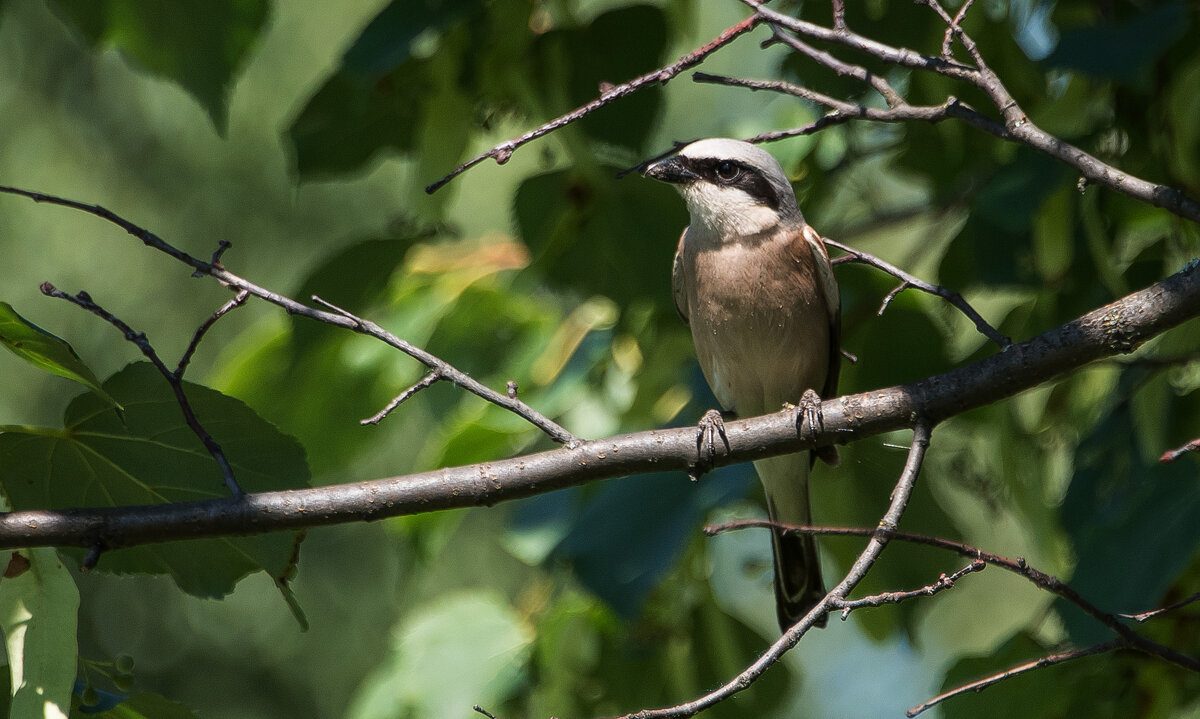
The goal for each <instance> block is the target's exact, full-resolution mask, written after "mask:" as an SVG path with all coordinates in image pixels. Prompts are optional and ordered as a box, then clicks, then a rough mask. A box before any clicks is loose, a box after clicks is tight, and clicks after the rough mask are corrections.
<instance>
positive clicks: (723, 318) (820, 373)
mask: <svg viewBox="0 0 1200 719" xmlns="http://www.w3.org/2000/svg"><path fill="white" fill-rule="evenodd" d="M692 244H693V243H691V242H690V241H688V240H685V242H684V247H683V248H682V250H683V252H682V256H681V262H682V267H681V268H680V270H681V271H682V272H684V273H685V275H686V282H685V288H686V289H685V292H686V297H687V303H688V308H687V309H688V319H689V323H690V325H691V329H692V339H693V341H694V342H695V345H696V354H697V357H698V359H699V360H700V366H701V368H702V369H703V370H704V375H705V378H706V379H707V380H708V383H709V385H710V386H711V387H712V389H713V393H714V394H715V395H716V396H717V399H718V400H720V402H721V404H722V405H724V406H725V407H726V408H727V409H732V410H734V411H736V412H737V413H738V414H740V415H742V416H752V415H756V414H763V413H766V412H771V411H774V410H777V409H779V408H780V407H781V406H783V404H784V403H787V402H791V403H795V402H798V401H799V400H800V397H801V396H802V395H803V394H804V391H805V390H807V389H816V390H818V391H820V389H821V388H822V387H823V385H824V383H825V376H826V373H827V370H828V368H829V346H830V336H829V333H830V326H829V310H828V307H827V304H826V302H825V298H824V295H823V292H822V290H821V289H820V286H819V279H818V278H817V277H816V275H815V271H814V265H813V263H812V258H811V256H806V255H805V254H804V253H803V250H802V251H801V252H800V253H799V254H797V251H796V247H795V245H794V243H792V244H789V239H788V236H787V234H786V233H778V234H776V235H774V236H771V237H766V238H762V237H760V238H759V239H758V241H750V242H744V243H739V244H729V245H719V246H709V247H705V246H703V244H704V243H699V242H697V243H694V244H696V245H697V246H695V247H693V246H691V245H692ZM806 259H807V261H806Z"/></svg>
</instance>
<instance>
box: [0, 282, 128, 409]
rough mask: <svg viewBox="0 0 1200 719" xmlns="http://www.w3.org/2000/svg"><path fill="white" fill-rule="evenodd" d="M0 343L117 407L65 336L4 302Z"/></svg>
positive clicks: (29, 361) (0, 309)
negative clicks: (77, 383)
mask: <svg viewBox="0 0 1200 719" xmlns="http://www.w3.org/2000/svg"><path fill="white" fill-rule="evenodd" d="M0 344H2V345H4V346H5V347H7V348H8V349H9V350H10V351H11V352H12V353H13V354H15V355H16V356H18V357H20V358H21V359H23V360H25V361H26V362H28V363H29V364H31V365H33V366H34V367H38V368H39V369H44V370H46V371H47V372H51V373H53V374H56V375H58V376H60V377H66V378H67V379H72V380H75V381H76V382H79V383H80V384H84V385H87V386H88V387H90V388H91V389H92V391H93V392H95V393H96V394H98V395H100V396H101V397H103V398H104V399H105V401H107V402H108V403H109V404H110V405H112V406H113V407H116V408H117V409H121V405H120V404H118V403H117V401H116V400H115V399H113V398H112V396H111V395H109V394H108V393H107V392H105V391H104V390H103V389H102V388H101V387H100V378H98V377H97V376H96V373H95V372H93V371H92V368H91V367H88V366H87V365H86V364H84V362H83V360H82V359H80V358H79V355H78V354H76V352H75V350H74V348H72V347H71V345H70V344H69V343H68V342H67V341H66V340H64V339H62V338H61V337H58V336H56V335H54V334H51V333H50V332H47V331H46V330H44V329H42V328H41V327H38V326H37V325H35V324H34V323H32V322H30V321H29V320H27V319H25V318H24V317H22V316H21V315H19V314H17V311H16V310H14V309H13V306H12V305H10V304H8V303H7V302H0Z"/></svg>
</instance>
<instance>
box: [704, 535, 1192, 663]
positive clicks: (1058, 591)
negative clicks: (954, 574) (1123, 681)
mask: <svg viewBox="0 0 1200 719" xmlns="http://www.w3.org/2000/svg"><path fill="white" fill-rule="evenodd" d="M781 526H783V527H785V528H786V529H787V530H788V531H790V532H795V533H797V534H811V535H814V536H833V537H875V536H877V535H878V532H879V530H878V529H868V528H865V527H807V526H794V525H780V524H778V523H776V522H771V521H768V520H763V519H748V520H739V521H736V522H727V523H725V524H720V525H715V526H711V527H707V528H705V533H706V534H709V535H713V534H719V533H721V532H728V531H732V530H738V529H745V528H748V527H764V528H773V529H779V528H780V527H781ZM888 536H889V537H890V538H891V539H894V540H897V541H903V542H908V543H910V544H921V545H925V546H929V547H938V548H940V549H946V550H949V551H951V552H955V553H956V554H959V555H961V556H963V557H967V558H969V559H972V560H978V561H982V562H986V563H987V564H990V565H992V566H995V567H999V568H1001V569H1004V570H1006V571H1009V572H1012V573H1013V574H1017V575H1020V576H1021V577H1024V578H1025V579H1027V580H1028V581H1030V582H1031V583H1033V584H1034V585H1036V586H1037V587H1038V588H1039V589H1042V590H1045V591H1047V592H1050V593H1052V594H1054V595H1056V596H1059V597H1061V598H1063V599H1065V600H1066V601H1068V602H1070V603H1071V604H1074V605H1075V606H1077V607H1079V608H1080V609H1082V610H1083V611H1084V613H1086V614H1087V615H1088V616H1090V617H1092V618H1093V619H1095V620H1096V621H1098V622H1100V623H1101V624H1103V625H1104V626H1105V627H1107V628H1108V629H1110V630H1112V631H1113V632H1114V633H1115V634H1117V635H1118V637H1119V640H1118V641H1120V642H1121V644H1122V646H1126V647H1129V648H1131V649H1136V650H1138V651H1140V652H1143V653H1145V654H1149V655H1152V656H1156V657H1159V658H1160V659H1163V660H1165V661H1168V662H1171V663H1172V664H1176V665H1178V666H1181V667H1183V668H1185V669H1189V670H1191V671H1194V672H1200V659H1197V658H1195V657H1190V656H1187V655H1185V654H1181V653H1179V652H1177V651H1175V650H1174V649H1171V648H1170V647H1167V646H1164V645H1162V644H1159V643H1158V642H1155V641H1153V640H1151V639H1147V638H1146V637H1144V636H1142V635H1140V634H1138V633H1137V632H1135V631H1133V630H1132V629H1131V628H1129V627H1128V626H1126V625H1125V624H1123V623H1122V622H1121V621H1120V616H1121V615H1117V614H1112V613H1109V612H1105V611H1103V610H1101V609H1099V608H1098V607H1096V605H1094V604H1092V603H1091V602H1090V601H1088V600H1087V599H1085V598H1084V597H1083V596H1082V595H1080V594H1079V593H1078V592H1076V591H1075V590H1074V589H1073V588H1071V587H1070V586H1069V585H1068V584H1067V583H1066V582H1063V581H1062V580H1061V579H1059V578H1058V577H1055V576H1053V575H1050V574H1047V573H1045V572H1043V571H1040V570H1038V569H1036V568H1034V567H1032V566H1030V565H1029V563H1028V562H1026V561H1025V559H1024V557H1017V558H1016V559H1012V558H1009V557H1005V556H1002V555H999V554H993V553H992V552H986V551H984V550H982V549H980V548H979V547H973V546H971V545H969V544H964V543H962V542H956V541H954V540H951V539H944V538H942V537H931V536H929V535H924V534H914V533H911V532H895V531H894V532H890V533H889V535H888Z"/></svg>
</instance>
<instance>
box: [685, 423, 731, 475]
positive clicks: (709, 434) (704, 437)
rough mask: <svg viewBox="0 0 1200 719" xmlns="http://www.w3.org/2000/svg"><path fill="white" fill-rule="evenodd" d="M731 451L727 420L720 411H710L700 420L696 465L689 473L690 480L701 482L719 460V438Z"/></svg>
mask: <svg viewBox="0 0 1200 719" xmlns="http://www.w3.org/2000/svg"><path fill="white" fill-rule="evenodd" d="M718 436H720V438H721V441H722V442H723V443H724V444H725V451H729V437H727V436H726V435H725V418H724V417H722V416H721V413H720V411H718V410H715V409H710V410H708V411H707V412H705V413H704V416H703V417H701V418H700V422H699V423H698V424H697V425H696V463H695V464H693V465H692V468H691V470H690V471H689V472H688V478H689V479H691V480H692V481H693V482H696V481H699V479H700V477H701V475H703V474H704V473H705V472H707V471H708V470H710V469H712V467H713V462H714V460H715V459H716V458H717V437H718Z"/></svg>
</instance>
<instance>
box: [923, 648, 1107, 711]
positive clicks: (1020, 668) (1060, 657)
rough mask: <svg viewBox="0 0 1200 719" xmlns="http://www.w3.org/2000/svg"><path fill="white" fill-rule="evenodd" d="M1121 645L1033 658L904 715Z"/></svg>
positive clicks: (965, 685) (1074, 650) (939, 696)
mask: <svg viewBox="0 0 1200 719" xmlns="http://www.w3.org/2000/svg"><path fill="white" fill-rule="evenodd" d="M1120 647H1121V641H1120V640H1119V639H1114V640H1112V641H1110V642H1104V643H1102V644H1093V645H1092V646H1090V647H1084V648H1082V649H1072V650H1071V651H1067V652H1060V653H1058V654H1051V655H1050V656H1047V657H1041V658H1039V659H1035V660H1033V661H1031V662H1027V663H1025V664H1019V665H1017V666H1015V667H1010V668H1008V669H1005V670H1004V671H1002V672H997V673H996V674H993V675H991V676H989V677H984V678H983V679H978V680H976V681H973V682H968V683H967V684H963V685H962V686H960V687H956V688H954V689H951V690H950V691H948V692H945V693H942V694H939V695H937V696H936V697H934V698H932V699H930V700H929V701H927V702H924V703H922V704H918V705H917V706H915V707H913V708H912V709H909V710H908V711H906V712H904V715H905V716H907V717H915V716H917V715H918V714H921V713H922V712H925V711H927V710H929V709H932V708H933V707H935V706H937V705H938V704H941V703H942V702H944V701H946V700H947V699H951V698H953V697H956V696H959V695H960V694H966V693H967V692H980V691H983V690H984V689H987V688H988V687H990V686H992V685H993V684H997V683H999V682H1001V681H1004V680H1005V679H1010V678H1012V677H1015V676H1017V675H1019V674H1024V673H1025V672H1028V671H1032V670H1034V669H1041V668H1043V667H1051V666H1054V665H1055V664H1062V663H1063V662H1069V661H1071V660H1072V659H1081V658H1083V657H1090V656H1092V655H1093V654H1102V653H1104V652H1111V651H1112V650H1114V649H1119V648H1120Z"/></svg>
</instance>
